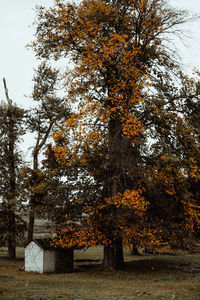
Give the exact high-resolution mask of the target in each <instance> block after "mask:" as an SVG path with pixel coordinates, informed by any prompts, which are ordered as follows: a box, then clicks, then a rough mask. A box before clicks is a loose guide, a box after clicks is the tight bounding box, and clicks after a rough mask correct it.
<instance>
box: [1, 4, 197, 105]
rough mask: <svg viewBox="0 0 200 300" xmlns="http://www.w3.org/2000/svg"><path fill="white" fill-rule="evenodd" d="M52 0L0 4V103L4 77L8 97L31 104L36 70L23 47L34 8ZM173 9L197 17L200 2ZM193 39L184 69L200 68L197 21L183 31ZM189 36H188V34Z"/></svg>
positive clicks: (184, 53) (29, 33) (185, 54)
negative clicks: (28, 96) (190, 13)
mask: <svg viewBox="0 0 200 300" xmlns="http://www.w3.org/2000/svg"><path fill="white" fill-rule="evenodd" d="M53 2H54V1H53V0H0V37H1V47H0V99H3V98H5V97H4V90H3V84H2V78H3V76H5V78H6V80H7V85H8V89H9V94H10V97H11V98H12V99H13V100H14V102H17V103H18V104H22V105H24V106H25V107H29V106H30V100H28V99H26V98H25V97H24V94H26V95H29V94H31V89H32V83H31V80H32V76H33V68H34V67H36V66H37V62H36V60H35V58H34V53H33V52H31V50H27V49H26V48H25V45H26V44H27V43H29V42H30V41H31V40H33V28H32V27H31V24H32V22H33V21H34V15H35V14H34V7H35V5H41V4H42V5H52V4H53ZM169 3H171V5H172V6H173V7H177V8H181V9H186V10H189V11H191V12H192V13H196V14H199V15H200V0H190V1H188V0H169ZM186 29H187V30H189V33H190V35H191V37H192V39H191V40H188V45H189V46H188V47H184V46H183V45H182V44H181V43H178V44H177V47H178V48H179V49H180V51H181V55H182V56H183V58H184V63H185V65H187V66H192V67H198V68H200V34H199V33H200V21H199V22H196V23H195V24H189V25H188V26H187V28H186ZM187 33H188V32H187Z"/></svg>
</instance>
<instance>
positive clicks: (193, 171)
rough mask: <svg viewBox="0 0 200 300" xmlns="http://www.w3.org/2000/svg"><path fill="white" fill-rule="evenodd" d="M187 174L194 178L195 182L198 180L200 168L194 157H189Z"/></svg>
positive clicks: (199, 178)
mask: <svg viewBox="0 0 200 300" xmlns="http://www.w3.org/2000/svg"><path fill="white" fill-rule="evenodd" d="M188 173H189V176H190V177H191V178H192V180H194V181H195V182H198V181H199V180H200V169H199V164H198V162H197V160H196V159H194V158H193V157H191V158H190V159H189V170H188Z"/></svg>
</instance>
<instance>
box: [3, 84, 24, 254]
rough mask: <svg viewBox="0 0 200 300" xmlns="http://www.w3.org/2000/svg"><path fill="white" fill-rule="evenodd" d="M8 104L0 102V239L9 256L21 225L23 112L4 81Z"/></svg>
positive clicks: (13, 248)
mask: <svg viewBox="0 0 200 300" xmlns="http://www.w3.org/2000/svg"><path fill="white" fill-rule="evenodd" d="M3 82H4V88H5V96H6V101H7V103H3V102H2V103H1V105H0V136H1V144H0V201H1V205H0V214H1V224H0V227H1V234H0V238H1V239H3V240H4V243H6V244H7V246H8V258H9V259H14V258H15V257H16V251H15V247H16V237H17V235H18V234H19V232H20V230H21V229H22V228H23V225H24V222H23V221H22V219H21V216H20V210H21V203H20V201H19V182H18V180H17V178H18V174H19V169H20V167H21V166H22V158H21V153H20V151H19V142H20V140H21V137H22V135H23V134H24V133H25V126H24V124H25V111H24V110H23V109H21V108H19V107H18V106H17V105H16V104H14V103H13V102H12V100H11V99H10V97H9V94H8V89H7V86H6V80H5V79H4V80H3Z"/></svg>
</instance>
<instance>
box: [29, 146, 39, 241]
mask: <svg viewBox="0 0 200 300" xmlns="http://www.w3.org/2000/svg"><path fill="white" fill-rule="evenodd" d="M38 155H39V150H38V146H37V145H36V147H35V149H34V151H33V170H34V171H37V170H38ZM29 206H30V207H29V218H28V234H27V242H28V243H29V242H30V241H32V239H33V232H34V225H35V207H34V203H33V199H32V197H31V199H30V203H29Z"/></svg>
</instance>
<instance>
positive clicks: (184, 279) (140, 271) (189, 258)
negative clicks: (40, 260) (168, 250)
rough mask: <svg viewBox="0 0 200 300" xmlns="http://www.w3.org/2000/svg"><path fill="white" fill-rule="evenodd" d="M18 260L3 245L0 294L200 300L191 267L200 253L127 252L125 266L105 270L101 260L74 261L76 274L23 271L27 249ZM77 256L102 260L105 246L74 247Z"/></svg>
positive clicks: (199, 278) (198, 276)
mask: <svg viewBox="0 0 200 300" xmlns="http://www.w3.org/2000/svg"><path fill="white" fill-rule="evenodd" d="M17 254H18V257H19V259H18V260H16V261H11V262H9V261H8V260H7V259H6V257H5V255H6V252H5V249H4V248H0V291H2V294H1V295H0V299H2V300H10V299H20V300H25V299H26V300H28V299H33V300H39V299H51V300H53V299H67V300H72V299H74V300H80V299H82V300H90V299H91V300H93V299H95V300H96V299H102V300H104V299H105V300H106V299H109V300H114V299H124V300H129V299H131V300H132V299H139V300H142V299H144V300H145V299H149V300H154V299H185V300H188V299H190V300H199V299H200V273H192V272H189V271H190V270H189V268H185V269H182V268H180V266H182V265H184V266H189V265H190V264H192V263H199V262H200V254H198V253H197V254H184V255H177V256H170V255H145V256H134V257H133V256H131V255H130V254H129V252H128V251H125V259H126V262H127V263H126V268H125V269H124V270H123V271H118V272H115V273H107V272H103V271H101V268H100V263H99V264H94V263H90V264H89V263H84V264H83V263H79V264H75V267H76V271H75V272H74V273H73V274H38V273H33V272H24V271H19V269H20V268H21V267H23V264H24V263H23V249H22V248H18V253H17ZM75 258H76V259H99V260H100V262H101V260H102V248H101V247H99V248H95V249H88V250H87V251H85V252H84V251H76V253H75Z"/></svg>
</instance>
